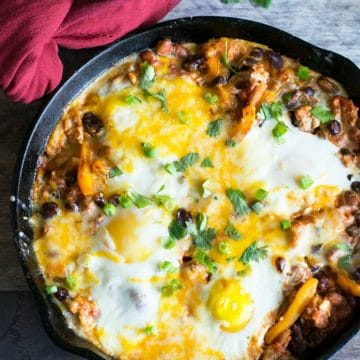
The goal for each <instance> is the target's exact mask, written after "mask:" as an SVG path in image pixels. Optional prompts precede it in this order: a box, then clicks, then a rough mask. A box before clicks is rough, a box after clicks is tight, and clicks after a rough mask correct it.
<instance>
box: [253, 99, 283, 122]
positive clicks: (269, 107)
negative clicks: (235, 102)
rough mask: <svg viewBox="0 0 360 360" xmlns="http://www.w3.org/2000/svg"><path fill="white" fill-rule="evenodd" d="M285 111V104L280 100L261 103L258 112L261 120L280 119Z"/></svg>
mask: <svg viewBox="0 0 360 360" xmlns="http://www.w3.org/2000/svg"><path fill="white" fill-rule="evenodd" d="M282 113H283V105H282V103H281V102H280V101H277V102H271V103H269V104H268V103H265V102H263V103H262V104H261V107H260V110H259V112H258V114H257V115H258V117H259V118H260V120H263V121H266V120H270V119H274V120H277V121H279V117H280V116H281V115H282Z"/></svg>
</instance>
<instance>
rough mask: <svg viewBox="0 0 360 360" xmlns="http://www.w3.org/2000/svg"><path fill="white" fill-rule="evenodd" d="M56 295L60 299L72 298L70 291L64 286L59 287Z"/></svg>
mask: <svg viewBox="0 0 360 360" xmlns="http://www.w3.org/2000/svg"><path fill="white" fill-rule="evenodd" d="M54 295H55V297H56V298H57V299H58V300H60V301H64V300H68V299H70V298H71V297H70V295H69V292H68V291H67V290H66V289H65V288H63V287H58V289H57V291H56V293H55V294H54Z"/></svg>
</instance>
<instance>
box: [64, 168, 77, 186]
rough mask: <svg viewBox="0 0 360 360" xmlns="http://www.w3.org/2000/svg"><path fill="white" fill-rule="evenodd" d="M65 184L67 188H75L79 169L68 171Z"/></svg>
mask: <svg viewBox="0 0 360 360" xmlns="http://www.w3.org/2000/svg"><path fill="white" fill-rule="evenodd" d="M65 182H66V185H67V186H69V187H70V186H73V185H75V184H76V183H77V169H74V170H71V171H68V172H67V173H66V175H65Z"/></svg>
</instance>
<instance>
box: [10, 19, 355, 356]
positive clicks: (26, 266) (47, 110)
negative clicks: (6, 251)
mask: <svg viewBox="0 0 360 360" xmlns="http://www.w3.org/2000/svg"><path fill="white" fill-rule="evenodd" d="M205 31H206V33H204V32H205ZM192 32H196V34H195V35H194V34H192ZM236 34H238V35H236ZM221 36H233V37H241V38H244V39H247V40H250V41H254V42H259V43H263V44H265V45H268V46H269V47H271V48H272V49H274V50H276V51H279V52H280V53H282V54H284V55H288V56H290V57H293V58H295V59H299V60H300V61H301V62H302V63H303V64H304V65H308V66H310V67H312V68H313V69H315V70H317V71H319V72H321V73H322V74H324V75H328V76H331V77H333V78H335V79H337V80H339V81H340V82H341V83H342V84H343V85H344V86H345V89H346V90H347V91H348V93H349V96H350V97H351V98H352V99H353V100H354V101H355V103H357V104H360V89H359V87H358V85H357V84H359V83H360V70H359V68H357V66H356V65H355V64H354V63H352V62H351V61H350V60H348V59H346V58H345V57H343V56H342V55H339V54H336V53H334V52H331V51H328V50H325V49H321V48H319V47H316V46H314V45H312V44H310V43H308V42H305V41H303V40H301V39H299V38H297V37H295V36H292V35H290V34H288V33H286V32H284V31H282V30H280V29H276V28H274V27H271V26H269V25H265V24H261V23H257V22H254V21H250V20H243V19H238V18H231V17H218V16H198V17H188V18H180V19H175V20H169V21H166V22H163V23H160V24H157V25H154V26H151V27H148V28H145V29H140V30H137V31H134V32H132V33H130V34H128V35H126V36H125V37H123V38H121V39H120V40H118V41H117V42H115V43H114V44H112V45H111V46H109V47H107V48H105V50H103V51H101V52H100V53H99V54H98V55H96V56H95V57H94V58H92V59H91V60H90V61H89V62H87V63H86V64H85V65H83V66H82V67H81V68H80V69H79V70H78V71H76V72H75V73H74V74H73V75H72V76H71V77H70V78H69V79H68V80H67V81H66V82H65V83H64V84H63V85H62V86H61V87H60V88H59V89H57V91H56V93H55V94H54V95H52V96H51V97H50V99H49V100H48V101H47V102H46V105H45V106H44V108H43V110H42V112H41V114H40V115H39V116H38V117H36V119H35V121H34V123H33V124H32V125H31V127H30V129H29V132H28V134H27V136H26V137H25V139H24V141H23V146H22V150H21V151H20V153H19V156H18V159H17V164H16V167H15V172H14V178H13V186H12V194H13V195H14V196H15V197H16V198H17V199H20V200H21V201H22V202H24V203H25V204H27V207H26V208H25V209H24V208H23V207H22V206H21V203H19V202H11V204H10V212H11V213H10V216H11V223H12V231H13V237H14V242H15V246H16V248H17V251H18V256H19V260H20V263H21V266H22V269H23V272H24V275H25V278H26V280H27V283H28V285H29V287H30V289H31V291H32V293H33V294H34V297H35V299H36V302H37V305H38V309H39V311H40V314H41V319H42V322H43V325H44V327H45V329H46V331H47V332H48V334H49V335H50V337H51V338H52V339H53V340H54V341H55V343H56V344H58V345H59V346H60V347H62V348H64V349H66V350H69V351H72V352H73V353H76V354H79V355H82V356H84V357H86V358H89V359H103V358H106V359H110V358H111V357H109V356H107V355H105V354H103V353H102V352H101V351H99V350H98V349H96V348H95V347H94V346H93V345H91V344H89V343H88V342H87V341H86V340H84V339H81V338H80V337H79V336H77V335H76V334H75V333H74V332H72V331H71V330H69V329H68V328H67V327H66V325H65V323H64V321H63V318H62V314H61V311H60V310H59V308H58V307H57V306H56V304H55V303H54V302H53V301H52V300H50V299H49V298H47V297H46V296H45V295H44V294H43V292H42V291H41V289H40V284H41V276H40V272H39V271H38V269H37V267H36V264H35V262H34V256H33V254H32V253H31V240H30V241H29V239H31V234H32V233H31V228H30V226H29V224H28V222H27V221H26V220H24V219H23V217H24V216H25V217H27V216H29V213H30V212H31V210H29V209H30V207H31V206H30V205H29V204H31V202H30V198H31V187H32V184H33V180H34V176H35V172H36V165H37V161H38V158H39V156H40V155H41V154H42V152H43V150H44V147H45V145H46V143H47V139H48V136H49V135H50V133H51V129H52V128H53V127H54V126H55V124H56V122H57V120H58V118H59V116H60V114H61V111H62V110H63V109H64V108H65V107H66V105H67V104H68V103H69V102H70V101H71V100H72V99H74V98H75V97H76V96H77V95H78V94H79V93H80V92H81V91H82V90H83V89H84V88H86V86H88V85H89V84H90V83H91V82H92V81H93V80H94V79H95V78H96V77H98V76H99V75H100V74H101V73H102V72H104V71H106V70H107V69H109V68H110V67H111V66H112V65H114V64H115V63H116V62H117V61H119V60H120V59H121V58H122V57H124V56H126V55H125V54H130V53H132V52H133V51H139V50H141V49H142V48H146V47H152V46H153V45H155V43H156V40H159V39H161V38H164V37H171V38H172V39H173V40H174V41H195V42H197V41H205V40H206V39H208V38H212V37H221ZM195 38H196V39H195ZM138 42H139V43H142V42H145V43H146V46H142V47H140V48H137V47H138V45H136V44H137V43H138ZM126 46H128V47H129V48H130V49H132V50H131V51H129V52H127V49H125V47H126ZM117 51H122V53H123V54H124V55H122V56H120V57H118V58H117V59H115V55H116V52H117ZM109 59H110V60H111V59H112V60H111V62H110V60H109ZM115 60H116V61H115ZM103 63H105V66H103V65H102V64H103ZM314 64H315V65H314ZM344 79H345V80H344ZM78 80H79V83H81V85H80V86H79V83H78ZM52 115H54V116H53V117H52ZM49 129H50V130H49ZM21 233H23V234H24V236H21ZM359 330H360V317H359V316H358V315H357V317H356V319H354V321H353V323H352V324H351V326H349V327H348V328H347V329H346V331H344V332H343V333H342V334H341V335H340V336H339V337H338V338H337V339H336V340H334V341H333V342H332V343H330V344H327V346H324V347H322V348H320V349H318V351H317V352H316V353H313V356H314V357H313V359H314V360H316V359H317V360H323V359H329V358H330V356H331V355H333V354H334V353H335V352H337V351H338V350H339V349H340V348H342V347H343V346H344V345H345V344H346V343H347V342H348V341H349V340H350V339H351V338H352V337H353V336H354V335H355V334H356V333H357V332H358V331H359Z"/></svg>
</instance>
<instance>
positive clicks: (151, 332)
mask: <svg viewBox="0 0 360 360" xmlns="http://www.w3.org/2000/svg"><path fill="white" fill-rule="evenodd" d="M142 331H143V332H144V333H145V334H146V335H147V336H150V335H154V333H155V326H153V325H149V326H146V327H145V328H143V329H142Z"/></svg>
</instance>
